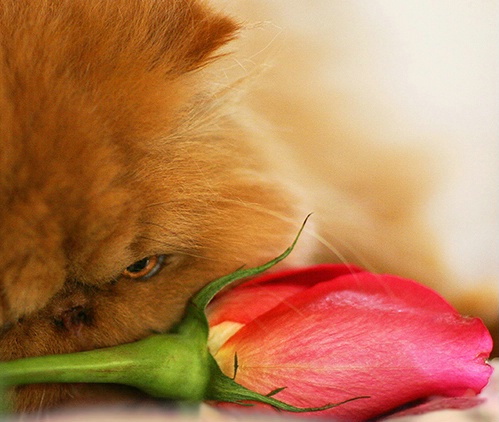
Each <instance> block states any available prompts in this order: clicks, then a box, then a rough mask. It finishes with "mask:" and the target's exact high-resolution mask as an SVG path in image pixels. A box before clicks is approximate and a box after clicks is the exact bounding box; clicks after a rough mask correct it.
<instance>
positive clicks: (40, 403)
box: [0, 0, 442, 411]
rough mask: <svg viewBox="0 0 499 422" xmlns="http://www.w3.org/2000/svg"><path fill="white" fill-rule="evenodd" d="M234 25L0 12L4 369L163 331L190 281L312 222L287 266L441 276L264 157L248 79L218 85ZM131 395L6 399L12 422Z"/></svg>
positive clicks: (77, 2)
mask: <svg viewBox="0 0 499 422" xmlns="http://www.w3.org/2000/svg"><path fill="white" fill-rule="evenodd" d="M239 29H240V25H239V24H238V23H236V22H235V21H234V20H232V19H230V18H228V17H226V16H224V15H222V14H219V13H217V12H215V11H213V10H212V9H211V8H210V7H208V6H207V5H206V4H205V3H204V2H202V1H195V0H179V1H164V0H113V1H104V0H37V1H36V2H32V1H29V0H1V1H0V37H1V38H0V111H1V112H0V134H1V135H0V136H1V144H0V160H1V161H0V197H1V198H2V199H3V202H2V206H1V207H0V239H1V244H0V257H1V259H2V262H3V265H2V268H1V269H0V359H1V360H11V359H16V358H21V357H26V356H37V355H44V354H55V353H65V352H73V351H81V350H89V349H94V348H100V347H106V346H111V345H115V344H120V343H126V342H131V341H134V340H137V339H140V338H143V337H145V336H147V335H149V334H150V333H153V332H158V331H163V330H166V329H168V328H169V327H171V325H172V324H173V323H175V321H177V320H178V318H179V317H180V316H181V315H182V312H183V309H184V305H185V303H186V301H187V300H188V298H189V297H190V296H191V295H192V294H193V293H194V292H195V291H197V290H198V289H199V288H200V287H201V286H202V285H204V284H206V283H207V282H208V281H210V280H212V279H214V278H216V277H219V276H221V275H223V274H226V273H228V272H231V271H233V270H235V269H236V268H238V267H240V266H241V265H247V266H254V265H257V264H261V263H262V262H264V261H267V260H269V259H270V258H273V257H275V256H276V255H278V254H279V253H280V252H281V251H282V250H283V249H285V248H286V247H287V246H288V245H289V243H290V241H291V240H292V239H293V237H294V235H295V234H296V231H297V228H298V227H299V226H300V224H301V222H302V220H303V219H304V217H305V216H306V215H307V214H308V213H309V212H315V213H316V215H315V216H314V217H313V219H312V220H313V224H315V229H312V226H310V227H309V234H308V235H306V236H304V238H303V239H302V240H301V242H300V243H299V245H298V247H297V250H296V252H295V253H294V254H293V255H292V256H291V257H290V259H289V260H288V262H287V265H301V264H305V263H308V262H310V263H311V262H314V261H315V260H317V259H327V260H334V259H336V260H348V261H353V262H357V263H360V264H361V265H369V266H370V267H371V268H373V269H375V270H378V271H387V272H393V273H399V274H403V275H406V276H410V277H414V278H418V279H420V280H423V281H428V282H429V280H431V279H432V277H434V276H437V277H441V276H442V275H441V273H440V272H439V271H440V270H439V268H438V264H437V263H436V261H435V260H434V259H433V254H432V251H431V248H427V244H426V242H425V237H424V236H421V233H422V229H421V226H420V225H419V223H418V222H417V221H414V219H413V218H412V217H410V218H407V219H404V216H405V215H406V213H405V212H400V215H397V217H396V218H395V217H394V216H393V215H392V214H390V213H389V212H388V213H386V212H385V210H383V211H380V210H379V209H377V208H376V207H375V206H371V205H370V204H369V201H367V203H366V202H365V201H363V200H362V196H359V195H358V193H357V194H355V195H352V196H350V195H348V194H347V193H345V190H344V189H341V190H340V189H336V188H335V181H334V180H331V181H330V183H329V184H330V186H329V188H328V189H330V190H328V191H323V190H320V193H318V194H316V193H314V192H312V191H313V190H314V189H312V188H311V186H310V184H308V183H304V185H305V188H303V187H301V188H300V187H299V186H298V184H297V183H296V179H297V177H296V175H297V174H298V173H297V172H298V170H295V169H294V168H293V167H292V164H291V163H290V162H288V160H287V158H286V157H287V156H286V155H285V152H284V151H282V152H278V154H282V155H278V156H279V158H280V160H282V161H284V162H285V164H286V165H283V166H281V165H278V163H276V162H275V158H274V157H275V156H274V155H272V154H271V153H270V151H271V150H274V149H275V148H280V147H279V146H278V145H277V143H278V140H277V139H275V140H274V139H273V138H272V131H271V130H270V131H269V132H265V130H264V129H263V127H262V126H261V125H260V123H258V122H256V121H255V120H254V119H253V118H250V117H249V114H248V113H247V112H246V110H245V109H244V108H243V106H242V105H241V104H240V101H239V99H240V96H241V90H242V88H241V85H242V84H243V83H244V81H242V80H235V81H229V80H227V79H226V72H225V69H226V68H227V66H228V65H227V62H226V61H227V60H228V57H230V56H229V55H228V54H229V53H230V51H229V50H230V46H231V44H230V43H229V42H230V41H232V40H233V39H235V38H236V37H237V35H238V31H239ZM228 43H229V44H228ZM224 63H225V64H224ZM224 66H225V67H224ZM279 151H280V150H279ZM281 164H282V163H281ZM287 172H289V173H288V174H289V175H290V176H289V177H287V176H286V173H287ZM304 177H305V176H304ZM292 180H293V182H291V181H292ZM401 186H404V183H403V182H402V183H401ZM343 187H344V186H343ZM317 198H320V201H318V202H316V199H317ZM407 215H410V213H407ZM321 243H322V246H320V244H321ZM324 245H330V247H328V248H326V247H324ZM331 248H333V250H334V251H333V252H332V251H331ZM318 256H322V258H318ZM409 257H410V258H409ZM135 397H137V398H141V399H143V396H142V395H141V394H140V393H138V392H135V391H132V390H130V389H126V388H122V387H117V386H95V385H87V386H83V385H63V386H60V385H40V386H27V387H20V388H18V389H16V391H15V392H14V393H13V399H14V401H15V403H16V407H17V409H18V410H19V411H34V410H39V409H42V408H52V407H54V406H64V405H72V404H78V405H80V404H83V403H99V402H110V401H113V400H125V399H128V400H130V399H133V398H135Z"/></svg>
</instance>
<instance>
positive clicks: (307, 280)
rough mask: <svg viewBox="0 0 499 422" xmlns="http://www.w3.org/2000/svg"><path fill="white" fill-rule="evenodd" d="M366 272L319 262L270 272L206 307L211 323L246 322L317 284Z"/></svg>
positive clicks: (347, 266) (221, 296)
mask: <svg viewBox="0 0 499 422" xmlns="http://www.w3.org/2000/svg"><path fill="white" fill-rule="evenodd" d="M359 271H362V270H361V269H360V268H358V267H355V266H353V265H342V264H337V265H330V264H328V265H317V266H314V267H310V268H300V269H290V270H285V271H281V272H279V273H269V274H266V275H263V276H261V277H258V278H255V279H254V280H250V281H248V282H246V283H244V284H241V285H239V286H237V287H234V288H233V289H231V290H229V291H227V292H224V293H223V294H222V295H219V296H217V297H216V298H215V300H213V301H212V302H211V303H210V304H209V305H208V307H207V309H206V315H207V317H208V320H209V322H210V326H214V325H217V324H219V323H221V322H224V321H233V322H238V323H241V324H246V323H248V322H250V321H253V320H254V319H255V318H257V317H258V316H260V315H261V314H263V313H265V312H267V311H268V310H269V309H272V308H274V307H275V306H277V305H278V304H279V303H280V302H282V301H285V300H286V298H287V297H290V296H293V295H295V294H297V293H299V292H302V291H304V290H306V289H309V288H310V287H312V286H314V285H315V284H318V283H321V282H324V281H329V280H331V279H333V278H336V277H338V276H341V275H345V274H352V273H356V272H359Z"/></svg>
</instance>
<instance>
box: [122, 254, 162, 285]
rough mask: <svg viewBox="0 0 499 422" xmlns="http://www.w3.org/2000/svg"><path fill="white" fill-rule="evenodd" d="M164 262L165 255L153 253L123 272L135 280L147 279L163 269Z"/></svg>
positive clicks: (125, 275)
mask: <svg viewBox="0 0 499 422" xmlns="http://www.w3.org/2000/svg"><path fill="white" fill-rule="evenodd" d="M164 262H165V255H151V256H148V257H146V258H142V259H141V260H139V261H137V262H134V263H133V264H132V265H129V266H128V267H126V269H125V270H124V271H123V272H122V273H121V274H122V275H123V276H124V277H127V278H132V279H135V280H147V279H149V278H151V277H153V276H155V275H156V274H158V273H159V272H160V271H161V268H163V264H164Z"/></svg>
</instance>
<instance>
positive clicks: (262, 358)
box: [207, 265, 492, 421]
mask: <svg viewBox="0 0 499 422" xmlns="http://www.w3.org/2000/svg"><path fill="white" fill-rule="evenodd" d="M207 316H208V320H209V322H210V339H209V342H208V344H209V346H210V350H211V353H212V354H213V356H214V357H215V359H216V361H217V362H218V364H219V366H220V367H221V369H222V371H223V372H224V373H225V374H226V375H228V376H230V377H234V378H235V381H237V382H238V383H239V384H242V385H243V386H245V387H247V388H249V389H250V390H254V391H257V392H260V393H261V394H267V393H269V392H271V391H273V390H276V389H278V388H285V389H284V390H282V391H280V392H279V393H277V394H276V395H275V397H276V398H279V399H280V400H282V401H285V402H287V403H290V404H292V405H295V406H301V407H307V406H321V405H323V404H325V403H332V402H341V401H343V400H347V399H351V398H354V397H359V396H369V398H365V399H361V400H355V401H351V402H349V403H345V404H342V405H341V406H337V407H333V408H331V409H328V410H325V411H322V412H318V413H317V415H327V416H334V417H335V418H337V419H340V420H342V419H344V420H348V421H356V420H359V421H360V420H367V419H370V418H373V417H379V416H380V415H383V414H387V413H389V412H394V411H395V410H396V409H398V408H401V407H402V406H406V407H407V406H408V405H409V406H410V405H411V404H412V405H414V404H415V403H421V402H428V401H429V400H430V398H431V400H432V402H431V403H425V404H424V406H420V407H419V408H418V409H421V410H423V409H424V408H425V407H426V408H428V409H434V408H439V407H466V406H469V405H472V404H476V402H477V400H476V399H472V398H470V397H469V396H470V395H474V394H476V393H478V392H480V390H481V389H482V388H483V387H484V386H485V385H486V383H487V380H488V379H489V377H490V374H491V372H492V369H491V368H490V367H489V366H488V365H487V364H486V363H485V360H486V358H487V357H488V355H489V353H490V350H491V347H492V341H491V337H490V334H489V333H488V332H487V330H486V328H485V327H484V325H483V323H482V322H481V321H480V320H479V319H476V318H468V317H463V316H460V315H459V314H458V313H457V311H456V310H455V309H454V308H453V307H451V306H450V305H449V304H448V303H447V302H446V301H445V300H444V299H443V298H442V297H440V296H439V295H438V294H437V293H435V292H434V291H432V290H431V289H429V288H427V287H425V286H422V285H420V284H418V283H416V282H413V281H411V280H406V279H403V278H400V277H395V276H389V275H376V274H371V273H368V272H366V271H363V270H361V269H359V268H356V267H353V266H348V265H322V266H316V267H311V268H304V269H303V268H302V269H296V270H290V271H285V272H279V273H274V274H269V275H264V276H261V277H260V278H258V279H254V280H252V281H250V282H248V283H245V284H242V285H240V286H238V287H235V288H233V289H232V290H230V291H228V292H226V293H224V294H222V295H220V296H219V297H217V298H215V300H214V301H213V302H212V303H211V304H210V305H209V306H208V308H207ZM455 397H458V399H456V398H455ZM406 412H407V411H406Z"/></svg>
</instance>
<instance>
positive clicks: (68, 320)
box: [54, 306, 94, 335]
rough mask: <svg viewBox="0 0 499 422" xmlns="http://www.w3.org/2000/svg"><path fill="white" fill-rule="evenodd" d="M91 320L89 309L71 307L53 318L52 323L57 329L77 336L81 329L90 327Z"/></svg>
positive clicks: (91, 313) (91, 312)
mask: <svg viewBox="0 0 499 422" xmlns="http://www.w3.org/2000/svg"><path fill="white" fill-rule="evenodd" d="M93 319H94V318H93V311H92V309H91V308H88V307H84V306H73V307H71V308H69V309H66V310H64V311H62V312H61V313H60V314H59V315H57V316H56V317H54V323H55V325H56V326H57V327H58V328H61V329H64V330H66V331H68V332H69V333H71V334H75V335H78V334H79V333H80V331H81V329H82V328H83V327H85V326H87V327H88V326H90V325H92V323H93Z"/></svg>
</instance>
